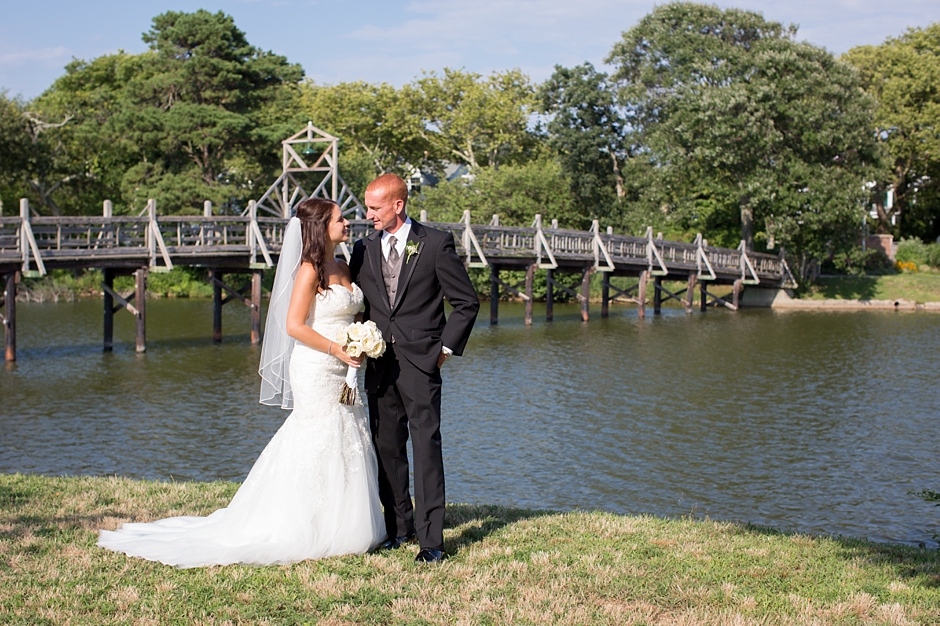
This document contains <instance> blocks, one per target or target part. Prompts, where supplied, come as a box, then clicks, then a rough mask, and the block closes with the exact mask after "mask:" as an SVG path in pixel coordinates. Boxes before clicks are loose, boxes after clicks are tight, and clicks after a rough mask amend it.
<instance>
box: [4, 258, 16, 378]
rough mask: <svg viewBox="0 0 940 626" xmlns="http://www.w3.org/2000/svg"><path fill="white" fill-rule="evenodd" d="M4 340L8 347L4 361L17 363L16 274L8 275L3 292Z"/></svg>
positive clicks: (10, 273)
mask: <svg viewBox="0 0 940 626" xmlns="http://www.w3.org/2000/svg"><path fill="white" fill-rule="evenodd" d="M2 302H3V309H4V311H3V312H4V313H5V315H4V316H3V339H4V345H5V347H6V350H5V356H4V359H5V360H6V362H7V363H12V362H14V361H16V272H8V273H7V275H6V289H4V291H3V301H2Z"/></svg>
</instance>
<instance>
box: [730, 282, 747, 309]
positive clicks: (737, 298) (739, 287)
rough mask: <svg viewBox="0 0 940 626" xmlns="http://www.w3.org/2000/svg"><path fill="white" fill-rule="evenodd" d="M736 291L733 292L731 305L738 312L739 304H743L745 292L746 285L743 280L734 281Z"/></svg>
mask: <svg viewBox="0 0 940 626" xmlns="http://www.w3.org/2000/svg"><path fill="white" fill-rule="evenodd" d="M733 289H734V290H733V291H732V292H731V304H732V306H733V307H734V310H735V311H737V310H738V304H739V303H740V302H741V292H742V291H743V290H744V283H743V282H742V281H741V279H740V278H739V279H737V280H736V281H734V288H733Z"/></svg>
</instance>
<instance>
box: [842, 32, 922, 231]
mask: <svg viewBox="0 0 940 626" xmlns="http://www.w3.org/2000/svg"><path fill="white" fill-rule="evenodd" d="M844 59H845V60H846V61H848V62H849V63H851V64H852V65H854V66H855V67H856V68H858V71H859V75H860V76H861V80H862V84H863V86H864V87H865V89H866V90H867V91H868V92H869V93H871V94H872V95H873V96H874V97H875V99H876V100H877V101H878V105H877V108H876V109H875V119H874V128H875V132H876V134H877V137H878V140H879V141H880V143H881V145H882V147H883V149H884V150H885V152H886V154H887V158H886V165H887V167H886V168H885V170H884V171H883V172H882V173H881V176H880V177H879V179H878V181H877V182H878V184H877V186H876V187H875V195H874V198H873V200H874V204H875V207H876V210H877V218H876V228H877V230H878V231H880V232H893V233H894V234H896V235H899V236H908V237H910V236H917V237H923V238H925V239H933V238H935V237H937V236H938V235H940V220H938V219H937V213H938V211H940V23H934V24H931V25H929V26H928V27H926V28H915V29H911V30H909V31H908V32H907V33H905V34H904V35H902V36H900V37H896V38H890V39H888V40H887V41H886V42H885V43H883V44H882V45H880V46H860V47H857V48H852V49H851V50H849V51H848V52H847V53H846V54H845V56H844ZM887 190H891V191H892V192H893V195H894V206H893V207H891V208H888V207H887V206H886V203H885V195H886V194H885V192H886V191H887ZM892 222H894V224H895V225H892Z"/></svg>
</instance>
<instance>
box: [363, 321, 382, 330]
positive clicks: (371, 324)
mask: <svg viewBox="0 0 940 626" xmlns="http://www.w3.org/2000/svg"><path fill="white" fill-rule="evenodd" d="M362 325H363V326H366V327H367V328H368V329H369V330H374V331H378V330H379V327H378V326H376V325H375V322H373V321H372V320H368V321H366V322H363V324H362Z"/></svg>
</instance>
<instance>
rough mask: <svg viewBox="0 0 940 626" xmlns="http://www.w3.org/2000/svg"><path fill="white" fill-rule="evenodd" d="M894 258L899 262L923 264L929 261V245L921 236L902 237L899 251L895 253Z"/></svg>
mask: <svg viewBox="0 0 940 626" xmlns="http://www.w3.org/2000/svg"><path fill="white" fill-rule="evenodd" d="M894 260H895V261H897V262H898V263H913V264H914V265H923V264H925V263H927V246H925V245H924V242H923V241H921V240H920V238H919V237H908V238H907V239H902V240H901V243H899V244H898V251H897V252H896V253H895V255H894Z"/></svg>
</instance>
